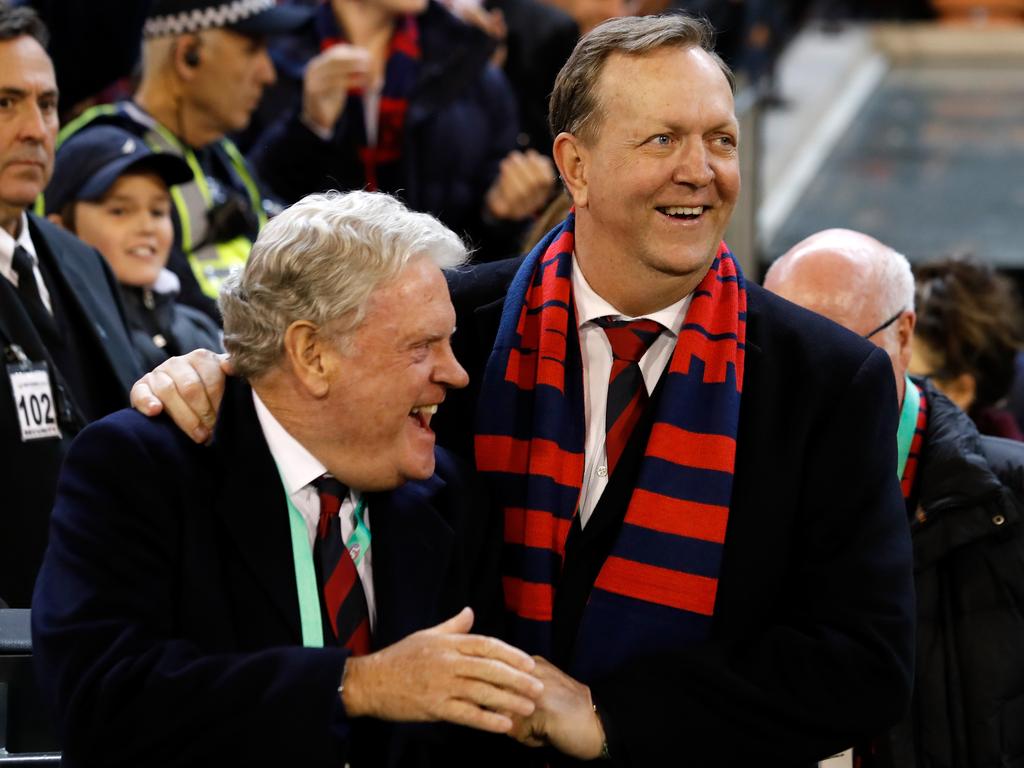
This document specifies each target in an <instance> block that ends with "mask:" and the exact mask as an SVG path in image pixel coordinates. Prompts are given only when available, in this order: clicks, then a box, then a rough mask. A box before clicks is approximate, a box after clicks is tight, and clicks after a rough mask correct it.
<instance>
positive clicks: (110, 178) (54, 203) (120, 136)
mask: <svg viewBox="0 0 1024 768" xmlns="http://www.w3.org/2000/svg"><path fill="white" fill-rule="evenodd" d="M128 171H136V172H138V171H152V172H153V173H155V174H156V175H157V176H159V177H160V178H162V179H163V180H164V182H165V183H166V184H167V186H169V187H170V186H173V185H174V184H182V183H184V182H186V181H191V180H192V169H191V168H189V167H188V163H186V162H185V161H184V160H182V159H181V158H180V157H177V156H175V155H168V154H165V153H162V152H154V151H153V150H151V149H150V148H149V147H147V146H146V143H145V142H144V141H143V140H142V139H140V138H139V137H138V136H136V135H134V134H132V133H129V132H128V131H126V130H124V129H123V128H117V127H115V126H113V125H97V126H95V127H88V128H84V129H83V130H81V131H80V132H78V133H76V134H73V135H72V136H71V137H70V138H69V139H67V141H65V142H64V143H63V144H61V146H60V149H58V150H57V158H56V160H55V162H54V168H53V177H52V178H51V179H50V185H49V186H48V187H47V188H46V192H45V194H44V199H45V201H46V212H47V213H54V212H59V211H60V210H61V209H62V208H63V207H64V206H65V205H67V204H68V203H73V202H76V201H78V200H99V199H100V198H101V197H103V195H105V194H106V192H107V190H108V189H110V187H111V186H113V184H114V182H115V181H117V180H118V179H119V178H120V177H121V176H122V175H124V174H125V173H126V172H128Z"/></svg>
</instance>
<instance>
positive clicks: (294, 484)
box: [252, 390, 377, 631]
mask: <svg viewBox="0 0 1024 768" xmlns="http://www.w3.org/2000/svg"><path fill="white" fill-rule="evenodd" d="M252 401H253V403H254V404H255V405H256V418H257V419H259V422H260V427H261V428H262V430H263V437H264V438H266V441H267V447H268V448H270V455H271V456H273V458H274V461H275V462H276V463H277V468H278V470H280V472H281V477H282V478H283V479H284V485H285V492H286V493H287V494H288V497H289V498H290V499H291V500H292V503H293V504H294V505H295V508H296V509H297V510H299V513H300V514H301V515H302V519H303V520H304V521H305V523H306V533H307V534H308V535H309V548H310V550H312V549H313V542H314V541H316V528H317V523H319V522H320V494H319V493H318V492H317V490H316V488H315V487H314V486H313V485H312V483H313V481H314V480H316V479H317V478H318V477H320V476H321V475H323V474H324V473H326V472H327V469H326V467H324V465H323V464H321V463H320V461H319V460H318V459H317V458H316V457H315V456H314V455H313V454H311V453H310V452H309V451H307V450H306V449H305V447H303V445H302V444H301V443H300V442H299V441H298V440H296V439H295V438H294V437H292V436H291V435H290V434H289V433H288V431H287V430H286V429H285V428H284V427H282V426H281V422H279V421H278V420H277V419H275V418H274V415H273V414H272V413H271V412H270V410H269V409H268V408H267V406H266V405H264V404H263V401H262V400H260V397H259V395H257V394H256V391H255V390H253V393H252ZM361 498H362V494H361V493H359V492H358V491H356V490H349V494H348V497H347V498H345V499H344V500H343V501H342V502H341V509H340V510H339V512H338V517H339V518H340V520H341V541H342V545H344V543H345V542H346V541H348V537H349V536H351V535H352V531H353V530H355V520H354V517H355V510H356V505H357V504H359V500H360V499H361ZM363 522H364V523H365V524H366V527H367V529H369V527H370V510H369V508H364V509H363ZM356 572H357V573H358V574H359V580H360V582H362V585H363V592H365V593H366V607H367V609H368V610H369V613H370V629H371V631H372V630H373V628H374V627H375V626H376V625H377V603H376V600H375V599H374V594H373V544H372V543H371V545H370V546H369V547H367V549H366V553H365V554H364V555H363V558H362V560H360V561H359V563H358V565H356Z"/></svg>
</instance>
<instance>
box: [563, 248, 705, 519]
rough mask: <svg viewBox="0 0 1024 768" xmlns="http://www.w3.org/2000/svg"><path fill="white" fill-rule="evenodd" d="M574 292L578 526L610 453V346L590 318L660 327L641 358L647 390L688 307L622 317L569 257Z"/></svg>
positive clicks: (604, 475)
mask: <svg viewBox="0 0 1024 768" xmlns="http://www.w3.org/2000/svg"><path fill="white" fill-rule="evenodd" d="M572 293H573V297H574V299H575V302H576V322H577V325H578V328H579V334H580V354H581V355H582V358H583V402H584V409H585V414H586V443H585V444H584V453H583V488H582V489H581V491H580V525H583V526H585V525H586V524H587V521H588V520H589V519H590V515H591V514H592V513H593V511H594V507H596V506H597V502H598V500H599V499H600V498H601V494H602V493H604V489H605V486H607V485H608V456H607V452H606V451H605V413H606V411H607V404H608V376H609V375H610V373H611V370H612V345H611V342H609V341H608V336H606V335H605V332H604V329H603V328H602V327H601V326H599V325H598V324H597V323H595V322H594V320H595V319H597V318H600V317H609V316H610V317H614V318H617V319H622V320H640V319H646V320H653V321H654V322H656V323H658V324H660V325H661V326H662V331H661V334H660V335H659V336H658V338H657V339H655V340H654V343H653V344H651V346H650V348H649V349H648V350H647V352H645V353H644V356H643V357H642V358H640V363H639V365H640V372H641V374H643V377H644V384H645V385H646V387H647V394H650V393H651V392H653V391H654V388H655V387H656V386H657V385H658V380H659V379H660V378H661V374H662V372H663V371H664V370H665V367H666V366H667V365H668V362H669V360H671V359H672V353H673V352H674V351H675V348H676V339H677V338H678V337H679V329H680V328H682V327H683V320H685V319H686V310H687V309H688V308H689V306H690V296H692V294H690V295H687V296H685V297H683V298H682V299H680V300H679V301H677V302H676V303H675V304H672V305H671V306H668V307H665V308H664V309H660V310H658V311H657V312H651V313H650V314H646V315H641V316H640V317H626V316H625V315H623V314H622V313H620V312H619V311H618V310H617V309H615V307H613V306H612V305H611V304H609V303H608V302H607V301H605V300H604V299H602V298H601V297H600V296H598V294H597V292H596V291H595V290H594V289H593V288H591V287H590V284H589V283H588V282H587V279H586V278H585V277H584V276H583V271H582V270H581V269H580V267H579V263H578V262H577V261H576V255H575V254H573V258H572Z"/></svg>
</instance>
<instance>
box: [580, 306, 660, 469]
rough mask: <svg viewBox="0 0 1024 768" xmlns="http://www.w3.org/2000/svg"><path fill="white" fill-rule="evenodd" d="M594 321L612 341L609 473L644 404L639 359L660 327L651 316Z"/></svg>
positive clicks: (607, 419)
mask: <svg viewBox="0 0 1024 768" xmlns="http://www.w3.org/2000/svg"><path fill="white" fill-rule="evenodd" d="M594 322H595V323H597V324H598V325H599V326H601V328H603V329H604V332H605V335H606V336H607V337H608V341H609V342H611V345H612V369H611V373H610V375H609V377H608V407H607V410H606V412H605V414H606V415H605V431H606V436H605V451H606V452H607V454H608V474H609V475H610V474H611V473H612V472H613V471H614V469H615V465H616V464H618V462H619V457H620V456H622V451H623V450H625V448H626V443H628V442H629V437H630V435H632V434H633V429H634V428H635V427H636V425H637V422H639V421H640V415H641V414H642V413H643V410H644V406H645V405H647V387H646V386H645V385H644V377H643V373H641V371H640V364H639V363H640V358H641V357H643V356H644V353H645V352H646V351H647V350H648V349H649V348H650V346H651V344H653V343H654V340H655V339H656V338H658V335H659V334H660V333H661V328H662V327H661V325H660V324H659V323H656V322H655V321H654V320H615V319H614V318H611V317H599V318H598V319H597V320H595V321H594Z"/></svg>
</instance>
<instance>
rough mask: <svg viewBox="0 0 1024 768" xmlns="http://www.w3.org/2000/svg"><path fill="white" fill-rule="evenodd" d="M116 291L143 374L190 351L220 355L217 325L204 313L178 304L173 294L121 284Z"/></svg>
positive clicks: (175, 295) (174, 293) (175, 293)
mask: <svg viewBox="0 0 1024 768" xmlns="http://www.w3.org/2000/svg"><path fill="white" fill-rule="evenodd" d="M118 287H119V288H120V292H121V300H122V301H123V302H124V311H125V316H126V317H127V319H128V326H129V329H130V330H131V334H132V344H134V345H135V349H136V350H138V353H139V356H140V357H141V358H142V365H143V368H144V369H145V370H152V369H153V368H156V367H157V366H158V365H160V363H162V362H163V361H164V360H166V359H167V358H169V357H171V356H172V355H184V354H185V353H187V352H191V351H192V350H194V349H212V350H214V351H215V352H222V351H223V346H222V345H221V343H220V328H218V327H217V324H216V323H215V322H213V320H211V319H210V317H209V316H208V315H207V314H206V313H205V312H201V311H200V310H198V309H196V308H195V307H190V306H189V305H187V304H179V303H178V301H177V298H178V292H177V291H170V292H168V291H163V290H155V289H153V288H141V287H138V286H132V285H124V284H123V283H122V284H119V286H118ZM157 287H159V286H157Z"/></svg>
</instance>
